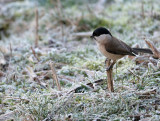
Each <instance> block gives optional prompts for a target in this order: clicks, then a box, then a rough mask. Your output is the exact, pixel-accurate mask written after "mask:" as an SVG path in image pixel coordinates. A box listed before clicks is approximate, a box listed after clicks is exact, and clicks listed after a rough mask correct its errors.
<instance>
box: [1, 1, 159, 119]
mask: <svg viewBox="0 0 160 121" xmlns="http://www.w3.org/2000/svg"><path fill="white" fill-rule="evenodd" d="M148 2H149V3H151V4H152V6H150V4H149V3H148ZM157 3H159V1H158V0H156V1H151V0H147V2H139V1H138V0H136V1H115V2H108V3H105V4H104V5H105V6H107V7H104V9H103V10H95V9H97V8H95V5H96V4H99V3H96V2H91V3H90V2H89V1H81V2H75V1H72V0H71V1H70V2H64V1H59V2H51V1H45V2H44V1H42V0H38V1H34V2H33V1H28V0H26V1H25V0H24V1H21V2H19V1H17V2H10V3H4V4H3V6H1V11H0V120H2V119H3V120H4V119H6V120H9V119H14V120H17V121H18V120H27V119H30V120H37V121H39V120H51V119H53V120H72V119H73V120H98V119H100V120H115V121H119V120H140V119H144V120H155V121H156V120H157V121H158V120H159V119H160V116H159V115H160V89H159V87H160V83H159V82H160V72H159V71H160V68H159V67H160V66H159V60H158V59H154V58H152V57H149V56H148V55H145V56H143V55H141V56H139V57H136V58H134V59H133V58H132V57H125V58H123V59H121V60H119V61H118V62H117V63H116V66H115V67H114V72H113V73H114V74H113V76H114V88H115V92H114V93H109V92H108V91H107V85H106V72H105V64H104V60H105V58H104V57H103V56H102V55H101V54H100V52H99V51H98V50H97V48H96V44H95V42H94V41H93V40H90V39H89V38H87V37H76V36H74V33H78V32H85V31H87V32H90V31H93V30H94V29H95V27H98V26H105V27H107V28H109V29H110V30H111V32H112V33H113V35H114V36H116V37H117V38H120V39H121V40H123V41H124V42H126V43H127V44H128V45H130V46H133V47H135V46H140V47H144V48H145V47H147V45H146V44H145V41H144V40H143V37H145V38H147V39H150V40H151V41H152V42H153V43H154V45H155V46H156V47H159V45H160V43H159V36H160V35H159V31H160V28H159V18H158V17H159V13H158V11H159V6H158V4H157ZM35 6H37V8H38V11H39V31H38V34H39V48H34V40H35V34H34V31H35V9H34V8H35ZM140 6H141V8H140ZM142 6H143V7H142ZM61 8H63V9H61ZM101 8H103V7H101ZM109 13H112V14H109ZM128 23H129V24H128ZM34 52H35V53H34ZM51 61H52V62H54V66H55V68H56V73H57V76H58V79H59V82H60V85H61V88H62V91H58V87H57V86H56V82H55V81H53V78H52V71H51V69H50V66H49V63H50V62H51ZM6 116H7V117H6Z"/></svg>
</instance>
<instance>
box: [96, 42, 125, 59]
mask: <svg viewBox="0 0 160 121" xmlns="http://www.w3.org/2000/svg"><path fill="white" fill-rule="evenodd" d="M97 45H98V49H99V50H100V52H101V53H102V54H103V55H104V56H106V57H107V58H109V59H112V60H114V61H116V60H118V59H120V58H122V57H123V55H118V54H112V53H110V52H107V51H106V48H105V46H104V45H102V44H99V43H97Z"/></svg>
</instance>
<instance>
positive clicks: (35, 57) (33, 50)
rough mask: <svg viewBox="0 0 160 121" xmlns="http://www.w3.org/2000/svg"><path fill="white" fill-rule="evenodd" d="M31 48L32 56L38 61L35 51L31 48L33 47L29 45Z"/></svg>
mask: <svg viewBox="0 0 160 121" xmlns="http://www.w3.org/2000/svg"><path fill="white" fill-rule="evenodd" d="M31 50H32V53H33V55H34V57H35V58H36V59H37V61H38V62H39V58H38V57H37V55H36V52H35V50H34V49H33V47H31Z"/></svg>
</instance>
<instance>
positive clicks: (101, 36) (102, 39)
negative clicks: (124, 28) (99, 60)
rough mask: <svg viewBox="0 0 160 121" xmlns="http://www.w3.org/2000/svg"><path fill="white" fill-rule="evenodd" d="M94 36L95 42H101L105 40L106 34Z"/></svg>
mask: <svg viewBox="0 0 160 121" xmlns="http://www.w3.org/2000/svg"><path fill="white" fill-rule="evenodd" d="M95 38H96V41H97V42H99V43H102V42H103V41H104V40H105V38H106V35H100V36H98V37H95Z"/></svg>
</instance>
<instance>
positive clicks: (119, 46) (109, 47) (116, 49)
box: [105, 37, 135, 55]
mask: <svg viewBox="0 0 160 121" xmlns="http://www.w3.org/2000/svg"><path fill="white" fill-rule="evenodd" d="M105 48H106V51H108V52H110V53H112V54H117V55H135V54H133V53H134V52H133V50H132V48H131V47H130V46H128V45H127V44H126V43H124V42H123V41H121V40H118V39H117V38H115V37H113V39H112V42H108V43H107V44H105Z"/></svg>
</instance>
